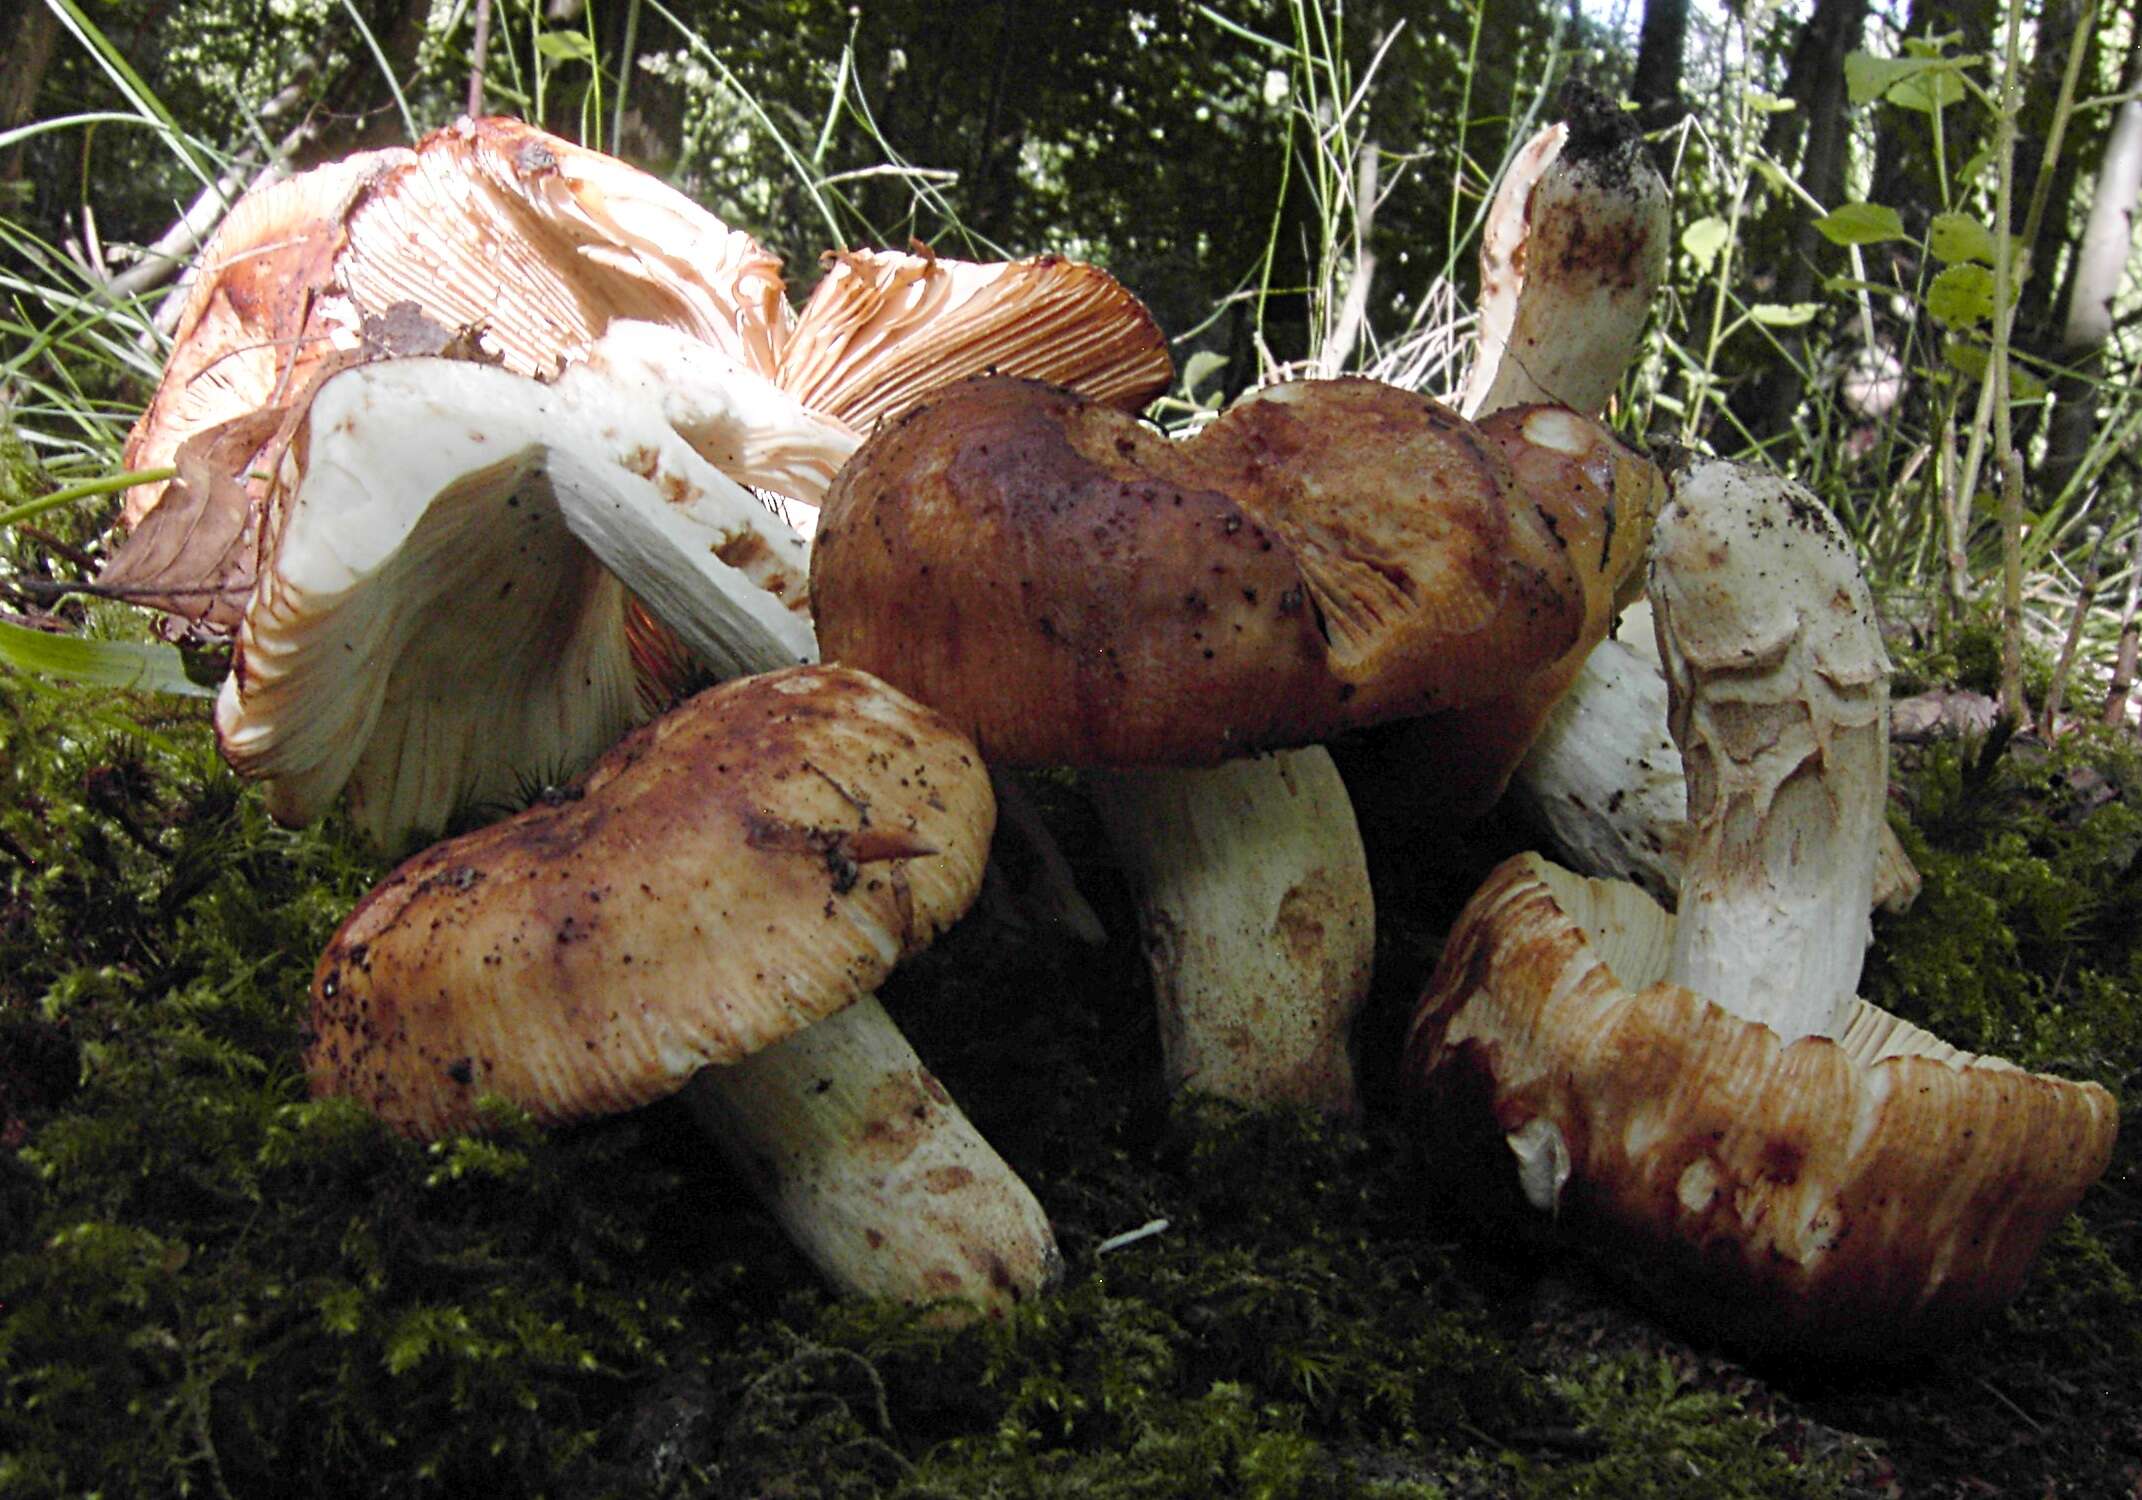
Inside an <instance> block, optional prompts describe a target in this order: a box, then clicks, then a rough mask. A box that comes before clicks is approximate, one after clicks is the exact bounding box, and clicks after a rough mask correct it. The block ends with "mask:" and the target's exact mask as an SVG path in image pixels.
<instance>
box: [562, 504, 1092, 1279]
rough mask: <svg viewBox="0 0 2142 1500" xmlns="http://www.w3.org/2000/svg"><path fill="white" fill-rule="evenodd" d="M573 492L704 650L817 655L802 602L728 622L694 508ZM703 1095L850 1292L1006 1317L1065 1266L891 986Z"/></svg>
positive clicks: (709, 657)
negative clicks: (928, 1059) (889, 999)
mask: <svg viewBox="0 0 2142 1500" xmlns="http://www.w3.org/2000/svg"><path fill="white" fill-rule="evenodd" d="M560 494H561V506H562V508H563V509H564V510H565V514H566V520H567V523H568V524H569V525H571V526H572V527H573V530H574V531H575V533H576V534H577V535H579V536H580V537H581V538H582V540H584V541H585V542H586V543H587V544H588V546H589V547H590V549H591V550H593V551H594V552H595V553H596V555H597V556H598V557H599V558H601V560H602V562H603V564H604V565H605V566H606V567H608V568H609V569H610V570H611V571H613V572H614V573H616V574H617V575H618V576H619V577H620V578H621V579H622V580H623V581H624V583H625V584H626V585H627V586H628V587H629V588H631V589H632V591H633V592H634V594H635V595H637V596H638V597H639V598H640V599H641V601H642V602H643V603H645V604H646V605H647V606H648V608H649V609H650V610H652V611H653V612H654V614H655V615H656V617H657V618H659V619H661V620H662V621H663V622H664V623H665V624H667V625H668V626H669V627H670V628H671V629H673V630H675V631H676V632H677V633H678V635H679V636H680V637H682V638H683V639H684V641H685V643H686V644H687V645H688V646H690V647H691V648H692V649H693V650H694V652H695V653H699V654H700V655H701V659H702V660H705V661H709V662H711V663H715V664H719V665H728V666H732V669H733V670H734V671H736V672H739V673H746V672H757V671H770V670H773V669H774V668H777V667H781V666H786V665H789V664H790V663H791V662H792V661H794V660H795V659H796V658H797V656H798V655H801V656H802V657H803V658H804V659H815V658H816V656H817V654H818V647H817V641H816V640H815V639H814V638H812V637H811V636H810V634H809V631H810V626H809V624H808V622H807V621H806V620H805V619H804V618H803V617H802V616H800V615H792V614H786V613H782V614H777V615H776V616H774V617H773V618H774V619H775V620H776V621H777V622H778V625H779V630H778V633H777V631H776V630H773V629H761V630H759V631H757V632H756V633H754V632H753V631H752V630H751V629H749V628H748V627H746V628H739V627H737V626H736V625H735V624H734V623H733V622H731V621H729V620H727V619H726V618H724V616H725V615H726V613H727V610H726V604H725V594H724V592H723V590H722V589H721V588H719V587H715V586H713V584H714V583H716V582H718V581H719V579H720V578H721V576H722V575H723V573H725V571H726V570H725V569H724V567H723V565H722V564H721V563H720V562H718V561H717V560H715V559H714V558H713V556H712V555H711V553H710V552H709V551H708V548H707V544H706V534H705V532H704V530H702V529H701V528H700V526H699V525H698V524H697V523H696V522H695V521H694V520H692V519H688V518H687V515H686V514H684V513H681V512H679V511H677V510H673V509H670V508H667V507H663V506H654V507H649V506H647V505H645V504H640V503H632V502H631V500H630V498H629V497H618V496H613V495H606V494H605V492H603V491H601V490H600V489H598V488H595V487H592V486H590V487H588V488H586V489H585V490H571V491H568V490H567V488H566V487H565V486H562V485H561V487H560ZM583 495H585V496H586V497H588V498H587V499H584V500H583V499H581V498H579V497H581V496H583ZM798 627H800V629H801V630H802V631H803V633H804V634H803V638H802V639H801V640H800V641H799V640H798V639H796V638H795V636H794V634H793V631H794V629H795V628H798ZM685 1097H686V1099H687V1101H688V1103H689V1104H690V1106H691V1110H692V1114H693V1116H694V1118H696V1119H697V1120H699V1121H700V1123H701V1125H702V1126H703V1127H705V1128H706V1129H707V1130H708V1131H709V1133H710V1134H711V1135H712V1137H713V1138H714V1140H715V1141H716V1142H717V1143H718V1144H719V1145H720V1147H721V1149H722V1150H723V1152H724V1153H725V1154H727V1155H728V1156H729V1158H730V1159H731V1160H732V1161H734V1162H736V1163H737V1164H738V1166H739V1167H740V1169H741V1170H742V1171H743V1172H744V1173H745V1174H746V1176H747V1177H748V1178H749V1180H750V1181H751V1182H752V1183H753V1185H754V1186H755V1187H756V1188H757V1190H758V1192H759V1195H760V1198H761V1200H762V1201H763V1202H764V1203H765V1205H766V1207H767V1208H768V1210H769V1211H770V1212H771V1213H772V1214H773V1215H774V1217H775V1219H777V1220H778V1221H779V1222H780V1224H781V1226H782V1228H783V1229H784V1230H786V1231H787V1232H788V1234H789V1236H790V1238H791V1239H793V1240H794V1241H795V1243H796V1245H797V1246H798V1248H800V1249H801V1250H802V1251H803V1252H804V1254H805V1255H806V1256H807V1257H808V1258H809V1259H810V1261H811V1263H812V1264H813V1265H814V1266H816V1267H817V1268H818V1270H819V1272H820V1274H821V1275H823V1276H824V1277H825V1278H826V1280H827V1281H829V1282H830V1283H832V1284H833V1285H834V1286H835V1287H837V1288H839V1289H840V1290H841V1291H842V1292H844V1293H848V1294H851V1295H860V1296H870V1297H889V1298H892V1299H894V1300H896V1301H901V1302H910V1303H924V1302H946V1303H950V1304H967V1305H970V1306H972V1307H974V1308H977V1309H979V1310H980V1311H982V1312H983V1313H984V1314H986V1315H988V1316H991V1317H1002V1316H1003V1315H1004V1314H1005V1313H1006V1312H1008V1311H1009V1310H1010V1309H1011V1308H1012V1307H1014V1306H1016V1305H1017V1304H1018V1303H1019V1302H1021V1301H1023V1300H1024V1299H1026V1298H1027V1297H1029V1296H1033V1295H1036V1294H1038V1293H1040V1292H1042V1291H1044V1290H1046V1289H1047V1288H1048V1287H1050V1286H1051V1285H1053V1284H1054V1283H1055V1281H1056V1280H1057V1278H1058V1276H1059V1275H1060V1273H1061V1269H1062V1257H1061V1255H1060V1254H1059V1253H1058V1251H1057V1248H1056V1237H1055V1233H1054V1231H1053V1230H1052V1229H1051V1228H1050V1226H1049V1221H1048V1215H1047V1214H1046V1213H1045V1212H1044V1211H1043V1209H1042V1207H1041V1205H1040V1203H1039V1202H1038V1201H1037V1200H1036V1199H1035V1197H1034V1194H1033V1191H1032V1190H1031V1189H1030V1188H1028V1187H1027V1185H1026V1183H1025V1182H1024V1181H1023V1180H1022V1179H1021V1178H1020V1176H1019V1174H1018V1173H1017V1172H1015V1171H1014V1170H1013V1169H1012V1167H1011V1166H1010V1164H1009V1163H1007V1162H1006V1161H1005V1160H1004V1158H1003V1157H1001V1156H1000V1155H998V1154H997V1152H996V1151H995V1149H994V1148H992V1147H991V1146H990V1144H989V1142H988V1141H987V1140H985V1139H983V1137H982V1134H981V1132H980V1131H979V1130H977V1129H976V1128H975V1126H974V1124H973V1122H972V1121H970V1120H969V1119H968V1118H967V1117H966V1115H965V1114H963V1113H962V1112H961V1111H960V1108H959V1106H958V1105H957V1104H955V1103H954V1102H953V1101H952V1097H951V1095H949V1094H948V1093H946V1092H945V1089H944V1087H943V1085H941V1084H940V1083H938V1081H937V1079H936V1078H935V1077H933V1076H932V1075H931V1074H930V1072H929V1070H928V1069H927V1068H925V1067H924V1066H923V1065H922V1062H921V1060H920V1059H919V1058H917V1057H916V1055H915V1052H914V1049H913V1048H911V1047H910V1046H908V1044H907V1040H906V1038H905V1037H903V1036H902V1035H901V1034H900V1030H899V1027H898V1026H897V1025H895V1024H894V1022H893V1019H892V1017H891V1016H890V1015H888V1014H887V1013H886V1010H885V1007H884V1006H883V1004H881V1003H880V1002H879V1000H878V999H877V997H876V996H875V995H865V996H864V997H863V998H862V999H860V1000H858V1001H856V1002H855V1003H854V1004H852V1005H850V1006H848V1007H847V1008H846V1009H845V1010H842V1011H840V1012H838V1013H836V1014H835V1015H833V1016H830V1017H828V1018H827V1019H825V1020H822V1021H820V1022H818V1023H817V1024H816V1025H814V1026H811V1027H808V1028H806V1029H805V1030H803V1031H801V1032H799V1033H797V1034H796V1035H795V1036H793V1037H791V1038H789V1039H788V1040H787V1041H785V1042H782V1043H780V1044H778V1045H776V1046H774V1047H770V1048H767V1049H765V1050H764V1051H761V1052H759V1053H756V1054H754V1055H753V1056H751V1057H748V1058H746V1059H744V1060H743V1061H742V1062H739V1063H735V1064H732V1065H730V1066H728V1067H720V1068H708V1069H705V1070H703V1071H702V1072H700V1073H699V1074H698V1075H697V1076H696V1077H694V1078H693V1080H692V1082H691V1083H690V1084H689V1085H688V1086H687V1087H686V1091H685Z"/></svg>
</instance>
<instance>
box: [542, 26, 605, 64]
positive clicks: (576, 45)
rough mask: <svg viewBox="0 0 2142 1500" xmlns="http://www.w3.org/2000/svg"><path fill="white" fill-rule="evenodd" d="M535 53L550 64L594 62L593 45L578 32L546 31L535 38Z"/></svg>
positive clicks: (584, 35)
mask: <svg viewBox="0 0 2142 1500" xmlns="http://www.w3.org/2000/svg"><path fill="white" fill-rule="evenodd" d="M536 51H538V52H540V53H542V54H543V55H544V56H545V57H547V58H549V59H550V60H551V61H552V62H584V63H593V62H594V61H595V44H594V43H593V42H591V41H589V40H588V39H587V36H586V34H585V33H582V32H578V31H546V32H544V33H543V34H542V35H541V36H539V37H537V38H536Z"/></svg>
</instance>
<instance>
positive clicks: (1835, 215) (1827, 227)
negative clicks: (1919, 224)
mask: <svg viewBox="0 0 2142 1500" xmlns="http://www.w3.org/2000/svg"><path fill="white" fill-rule="evenodd" d="M1815 228H1816V229H1817V230H1819V231H1821V234H1822V237H1823V238H1824V239H1826V240H1828V241H1829V242H1830V243H1831V244H1833V245H1873V244H1878V243H1880V242H1881V241H1883V240H1901V239H1903V238H1904V219H1903V216H1902V215H1901V214H1899V213H1898V212H1897V211H1896V210H1895V209H1893V208H1891V207H1889V206H1888V205H1887V204H1885V203H1846V204H1841V205H1839V206H1838V207H1836V208H1834V209H1832V210H1830V212H1828V213H1826V214H1824V215H1823V216H1822V217H1821V218H1819V219H1817V220H1815Z"/></svg>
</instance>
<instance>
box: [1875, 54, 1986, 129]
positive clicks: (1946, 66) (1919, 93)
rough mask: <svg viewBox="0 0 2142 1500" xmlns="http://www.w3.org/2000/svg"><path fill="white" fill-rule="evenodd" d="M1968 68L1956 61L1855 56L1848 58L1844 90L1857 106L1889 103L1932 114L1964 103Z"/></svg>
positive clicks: (1932, 58)
mask: <svg viewBox="0 0 2142 1500" xmlns="http://www.w3.org/2000/svg"><path fill="white" fill-rule="evenodd" d="M1964 67H1965V64H1964V63H1963V62H1962V61H1960V60H1958V59H1954V58H1945V57H1939V56H1933V57H1924V56H1921V57H1876V56H1875V55H1874V54H1873V53H1871V52H1854V53H1851V54H1849V55H1848V56H1847V57H1846V58H1845V89H1846V92H1847V93H1848V94H1849V95H1850V96H1851V99H1852V102H1853V103H1854V104H1871V103H1873V102H1874V101H1875V100H1877V99H1886V100H1888V101H1889V102H1890V103H1891V104H1895V105H1898V106H1901V107H1902V108H1904V109H1915V110H1918V111H1919V112H1920V113H1922V114H1933V113H1935V112H1936V111H1938V110H1941V109H1945V108H1946V107H1947V106H1949V105H1951V104H1954V103H1956V102H1957V101H1958V100H1960V99H1962V98H1963V97H1964V96H1965V95H1966V93H1967V92H1968V90H1966V89H1965V88H1964V82H1963V70H1964Z"/></svg>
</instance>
